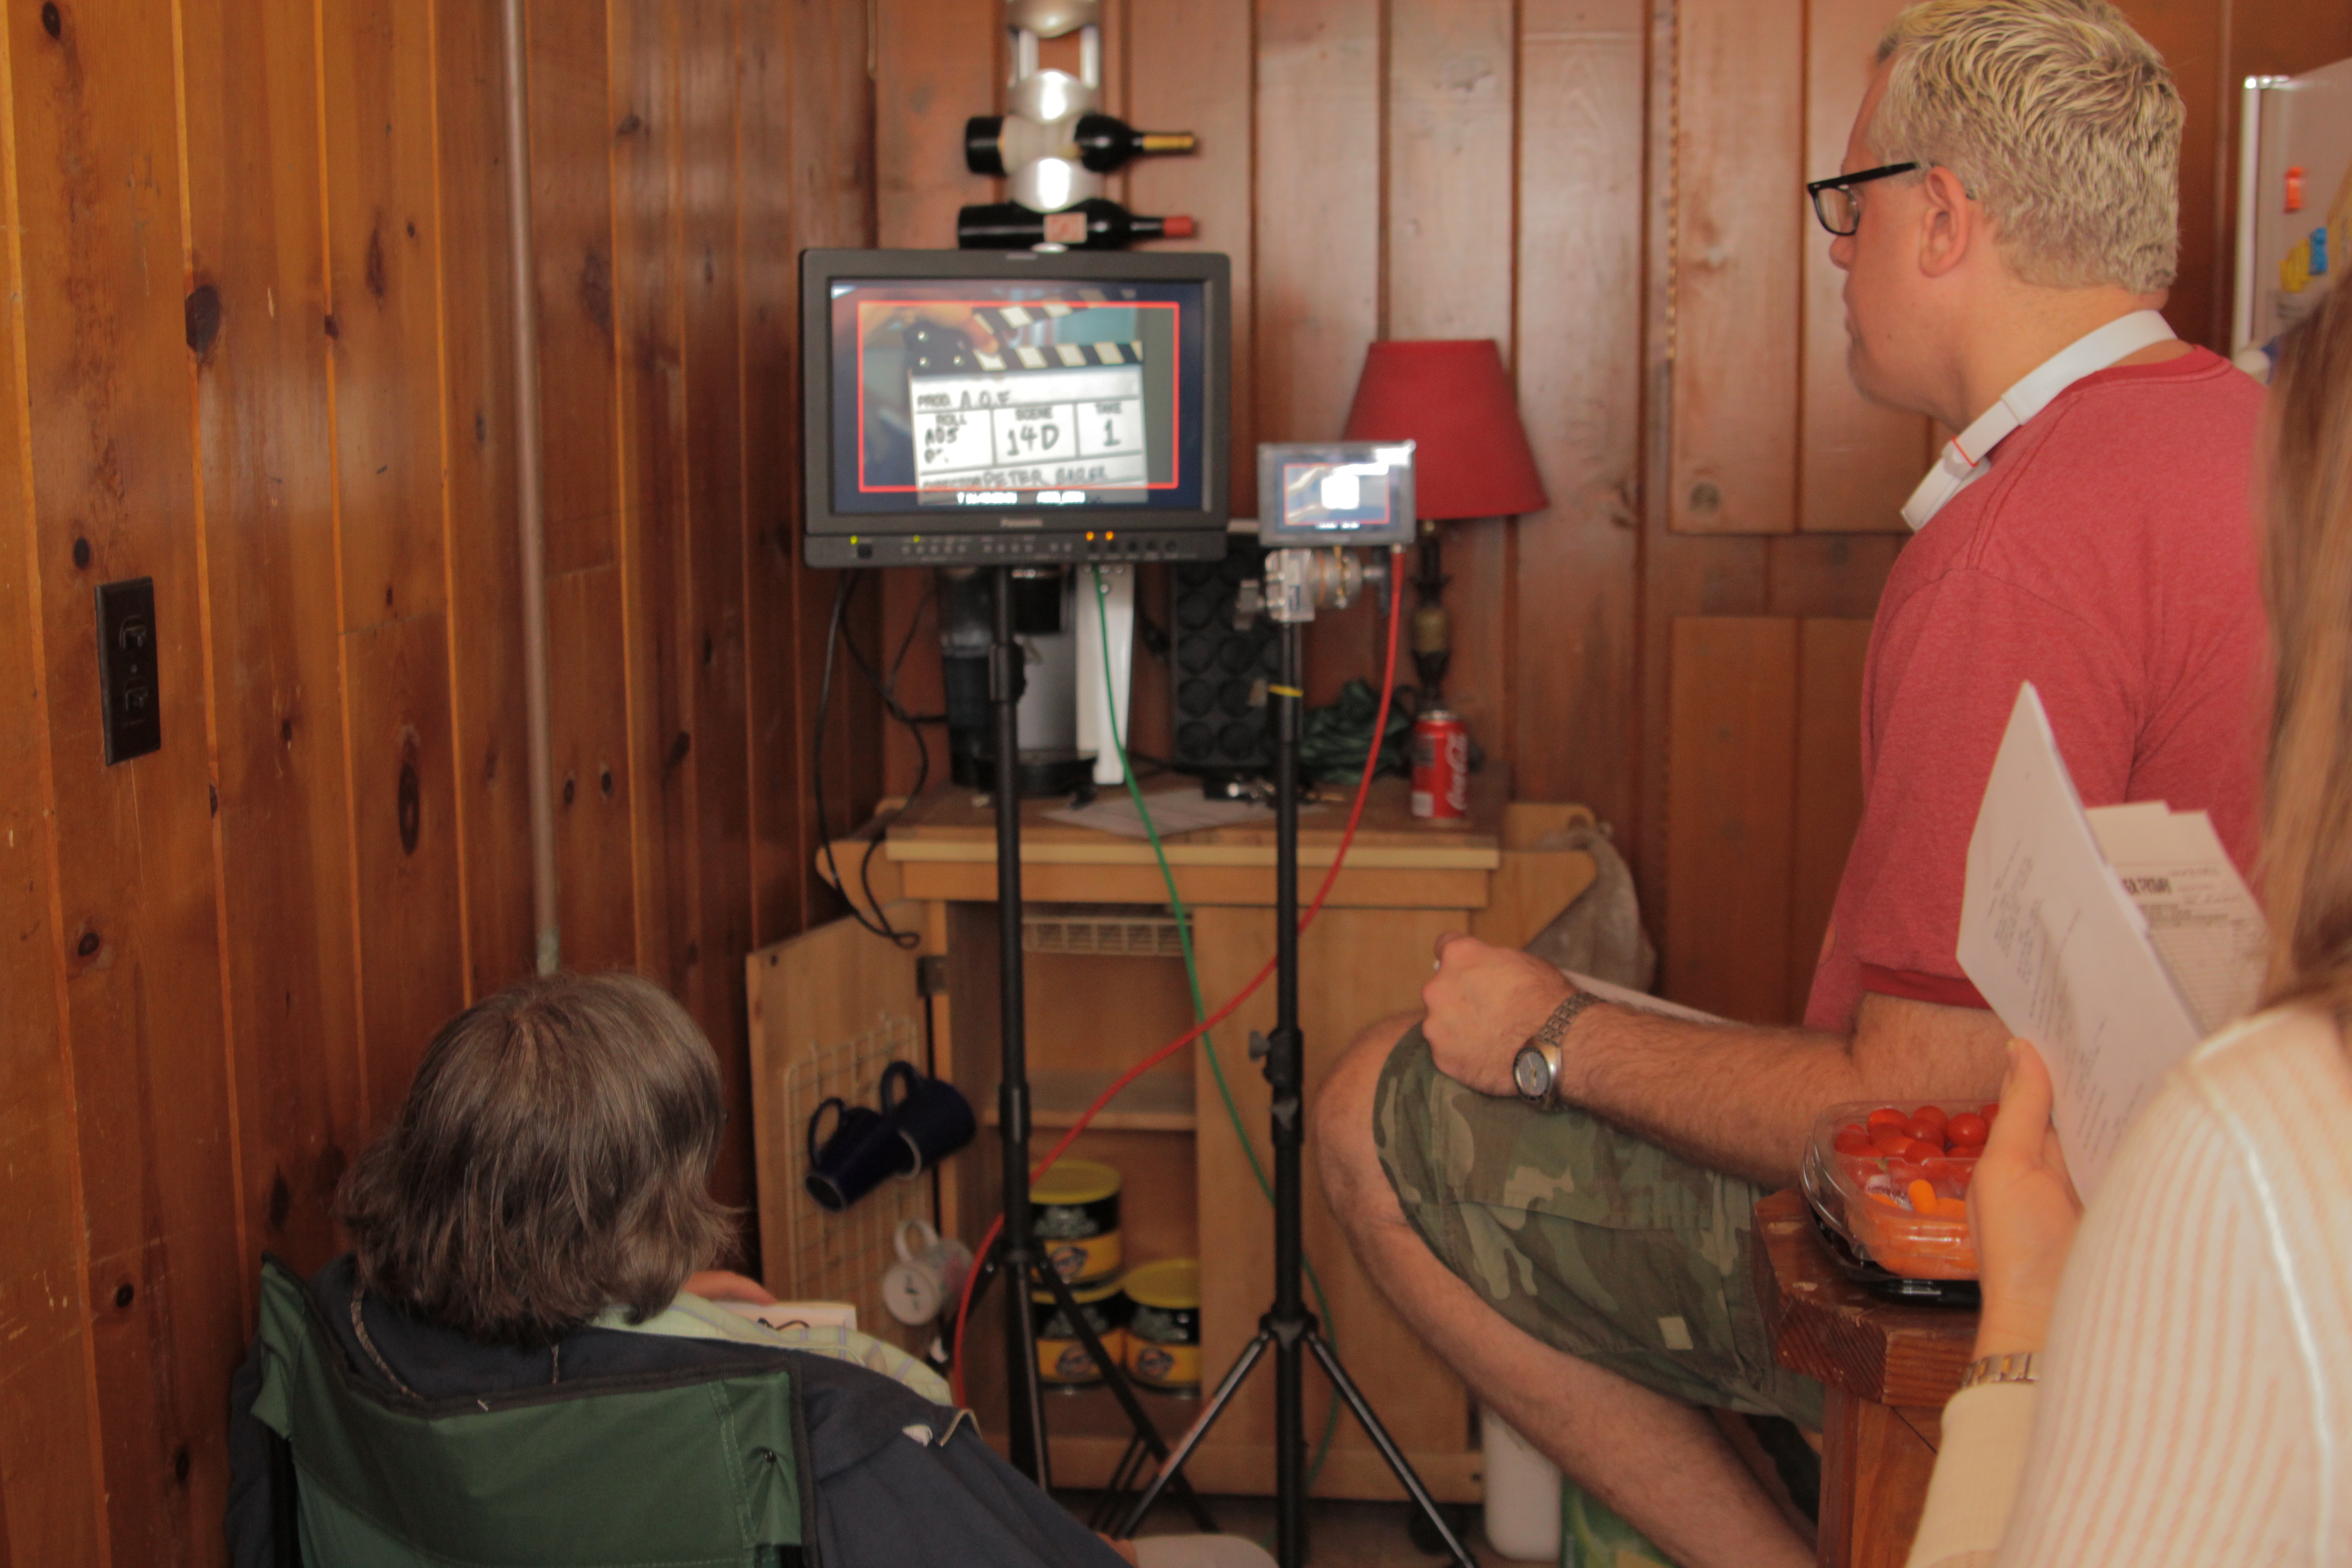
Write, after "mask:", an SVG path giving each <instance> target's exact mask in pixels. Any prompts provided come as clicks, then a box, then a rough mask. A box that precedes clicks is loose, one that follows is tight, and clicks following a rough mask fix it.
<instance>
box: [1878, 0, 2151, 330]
mask: <svg viewBox="0 0 2352 1568" xmlns="http://www.w3.org/2000/svg"><path fill="white" fill-rule="evenodd" d="M1878 58H1879V61H1880V62H1881V63H1882V64H1884V63H1885V62H1886V61H1889V60H1892V61H1893V62H1894V66H1895V68H1894V71H1893V73H1892V75H1891V76H1890V78H1889V79H1888V81H1887V86H1886V95H1885V98H1884V99H1883V100H1880V102H1879V105H1878V112H1877V114H1876V116H1875V117H1874V119H1873V120H1872V121H1871V124H1870V128H1869V131H1868V132H1867V140H1868V141H1869V142H1870V145H1871V147H1872V149H1873V151H1874V153H1876V155H1877V156H1878V157H1879V159H1880V161H1881V162H1883V163H1906V162H1916V163H1922V164H1932V165H1936V166H1938V167H1941V168H1946V169H1949V170H1951V171H1952V173H1954V174H1958V176H1959V178H1960V182H1961V184H1964V185H1966V186H1967V187H1968V191H1969V195H1971V196H1973V197H1975V198H1976V199H1978V200H1979V201H1980V202H1982V203H1983V204H1984V207H1985V211H1986V213H1987V215H1988V216H1990V218H1991V219H1992V222H1993V226H1994V228H1995V230H1996V232H1997V233H1998V235H1999V237H2000V247H2001V251H2002V254H2003V255H2004V256H2005V257H2006V258H2008V260H2009V263H2010V265H2011V267H2012V268H2015V269H2016V271H2017V274H2018V276H2019V277H2021V278H2022V279H2025V281H2027V282H2029V283H2032V284H2037V285H2040V286H2042V287H2045V288H2054V289H2079V288H2085V287H2089V286H2091V285H2095V284H2114V285H2117V286H2120V287H2122V288H2124V289H2129V290H2130V291H2131V292H2133V293H2135V294H2152V293H2155V292H2156V291H2158V289H2167V288H2169V287H2170V286H2171V283H2172V278H2173V272H2174V268H2175V263H2176V261H2177V258H2178V257H2179V248H2180V189H2179V170H2180V127H2181V121H2182V118H2183V110H2182V107H2181V102H2180V94H2179V91H2178V90H2177V89H2175V88H2174V86H2173V82H2172V72H2171V71H2170V69H2169V68H2167V67H2166V65H2165V63H2164V58H2163V57H2162V56H2160V55H2158V53H2157V52H2156V50H2154V49H2153V48H2151V47H2148V43H2147V39H2145V38H2143V37H2140V36H2139V34H2138V33H2137V32H2136V31H2135V30H2134V29H2133V27H2132V25H2131V24H2130V23H2129V22H2127V21H2126V20H2125V19H2124V15H2123V13H2122V12H2120V11H2118V10H2116V7H2115V6H2113V5H2109V4H2108V3H2107V0H1923V3H1922V4H1919V5H1913V6H1912V7H1911V8H1910V9H1908V10H1906V11H1905V12H1904V13H1903V15H1902V16H1898V17H1896V18H1895V25H1894V26H1891V27H1889V28H1888V29H1887V32H1886V37H1885V38H1884V39H1883V40H1881V41H1880V43H1879V46H1878Z"/></svg>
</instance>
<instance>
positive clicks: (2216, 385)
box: [2051, 347, 2263, 454]
mask: <svg viewBox="0 0 2352 1568" xmlns="http://www.w3.org/2000/svg"><path fill="white" fill-rule="evenodd" d="M2262 407H2263V387H2262V384H2261V383H2259V382H2257V381H2255V380H2254V378H2253V377H2252V376H2250V375H2248V374H2246V373H2245V372H2244V371H2242V370H2240V369H2239V368H2238V367H2237V366H2235V365H2233V364H2231V363H2230V362H2229V361H2228V360H2225V359H2223V358H2222V357H2221V355H2220V354H2217V353H2214V352H2213V351H2212V350H2210V349H2206V348H2195V347H2192V348H2191V349H2190V350H2189V352H2188V353H2185V354H2180V355H2179V356H2177V357H2175V358H2172V359H2168V360H2163V361H2160V362H2158V363H2155V364H2126V365H2116V366H2113V367H2111V368H2109V369H2106V370H2103V371H2100V372H2099V373H2097V374H2095V375H2089V376H2085V377H2084V379H2083V380H2082V381H2080V382H2079V383H2077V384H2075V385H2074V387H2072V388H2070V389H2069V391H2068V392H2067V393H2066V394H2065V395H2063V396H2062V399H2061V401H2060V404H2059V406H2058V408H2057V409H2056V410H2055V411H2054V412H2057V413H2058V414H2059V418H2058V419H2057V420H2056V421H2055V422H2054V426H2053V429H2052V431H2051V439H2052V440H2053V441H2057V442H2060V443H2062V444H2063V443H2064V442H2066V441H2067V440H2069V439H2070V438H2072V439H2080V438H2083V437H2086V436H2087V437H2096V438H2098V439H2101V440H2102V441H2106V442H2114V441H2125V442H2133V443H2139V444H2147V445H2151V446H2160V447H2165V448H2166V449H2168V450H2169V451H2171V452H2173V453H2175V454H2179V453H2181V452H2183V451H2184V450H2185V449H2193V448H2196V447H2208V448H2210V447H2215V446H2218V445H2236V444H2238V443H2248V444H2251V442H2252V437H2253V435H2254V431H2255V428H2256V426H2257V425H2258V423H2259V421H2260V419H2261V417H2262ZM2249 449H2251V447H2250V446H2249Z"/></svg>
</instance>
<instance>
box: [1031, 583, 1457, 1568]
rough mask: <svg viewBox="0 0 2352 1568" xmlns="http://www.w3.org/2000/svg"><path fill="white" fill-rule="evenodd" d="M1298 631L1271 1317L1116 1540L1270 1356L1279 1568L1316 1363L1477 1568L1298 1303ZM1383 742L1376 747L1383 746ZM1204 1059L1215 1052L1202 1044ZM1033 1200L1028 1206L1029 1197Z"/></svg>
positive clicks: (1289, 674)
mask: <svg viewBox="0 0 2352 1568" xmlns="http://www.w3.org/2000/svg"><path fill="white" fill-rule="evenodd" d="M1298 626H1299V623H1298V622H1297V621H1296V620H1290V621H1285V622H1283V624H1282V662H1281V677H1280V679H1279V680H1278V682H1277V683H1276V684H1275V685H1274V686H1272V687H1270V688H1269V691H1270V692H1271V694H1272V696H1273V700H1274V724H1275V731H1274V732H1275V742H1274V746H1275V750H1274V756H1275V771H1274V784H1275V796H1274V811H1275V817H1274V821H1275V860H1274V929H1275V950H1274V951H1275V1026H1274V1033H1273V1034H1271V1035H1268V1036H1265V1037H1263V1039H1259V1038H1253V1039H1252V1040H1251V1042H1250V1054H1251V1055H1253V1056H1262V1057H1263V1058H1264V1059H1265V1078H1266V1081H1267V1082H1268V1083H1269V1084H1271V1085H1272V1086H1273V1088H1274V1104H1273V1122H1274V1307H1273V1309H1272V1310H1269V1311H1268V1312H1267V1313H1266V1314H1265V1316H1264V1317H1262V1318H1260V1319H1259V1320H1258V1323H1257V1334H1256V1336H1255V1338H1253V1339H1252V1340H1251V1341H1250V1342H1249V1343H1248V1344H1247V1345H1245V1346H1244V1347H1243V1348H1242V1353H1241V1354H1240V1356H1239V1357H1237V1358H1236V1359H1235V1360H1234V1364H1233V1366H1232V1368H1231V1369H1230V1370H1229V1371H1227V1372H1226V1373H1225V1376H1224V1381H1223V1382H1222V1383H1220V1384H1217V1391H1216V1393H1215V1394H1213V1395H1212V1396H1211V1397H1210V1400H1209V1403H1208V1405H1206V1406H1204V1407H1203V1408H1202V1411H1201V1414H1200V1415H1199V1417H1198V1418H1197V1419H1196V1420H1194V1421H1193V1423H1192V1427H1191V1429H1190V1430H1188V1431H1187V1432H1186V1433H1185V1434H1184V1436H1183V1438H1182V1440H1181V1441H1180V1442H1179V1443H1178V1444H1177V1445H1176V1451H1175V1453H1174V1454H1172V1455H1171V1456H1170V1457H1169V1458H1167V1459H1166V1460H1164V1461H1163V1462H1162V1463H1161V1464H1160V1472H1159V1474H1157V1475H1156V1476H1154V1477H1153V1478H1152V1479H1151V1484H1150V1486H1148V1487H1146V1488H1145V1489H1144V1490H1143V1495H1142V1496H1141V1497H1139V1498H1138V1499H1137V1500H1136V1502H1135V1507H1134V1508H1133V1509H1131V1510H1129V1513H1128V1516H1127V1518H1126V1519H1125V1520H1124V1521H1122V1522H1121V1523H1120V1526H1119V1528H1118V1530H1117V1531H1114V1532H1113V1533H1114V1534H1115V1535H1117V1536H1118V1537H1120V1538H1126V1537H1129V1536H1132V1535H1133V1534H1134V1533H1135V1531H1136V1529H1137V1527H1138V1526H1139V1525H1140V1524H1142V1522H1143V1520H1144V1516H1145V1515H1147V1514H1149V1513H1150V1511H1151V1506H1152V1504H1153V1503H1155V1502H1157V1501H1159V1500H1160V1492H1161V1491H1162V1490H1163V1489H1166V1488H1167V1487H1168V1486H1169V1485H1170V1484H1171V1483H1172V1482H1179V1481H1181V1477H1182V1472H1183V1468H1184V1464H1185V1461H1186V1460H1188V1459H1190V1458H1192V1451H1193V1450H1194V1449H1195V1448H1197V1447H1199V1446H1200V1443H1201V1440H1202V1438H1203V1437H1205V1436H1208V1435H1209V1428H1210V1427H1212V1426H1214V1425H1216V1421H1217V1417H1218V1416H1219V1415H1223V1413H1224V1408H1225V1405H1226V1404H1227V1402H1229V1401H1230V1400H1231V1399H1232V1398H1233V1396H1234V1391H1235V1390H1237V1389H1239V1388H1240V1387H1241V1385H1242V1383H1243V1380H1244V1379H1245V1378H1247V1377H1248V1376H1249V1373H1250V1369H1251V1368H1252V1367H1254V1366H1255V1365H1256V1364H1257V1363H1258V1360H1259V1358H1260V1357H1262V1356H1264V1355H1265V1352H1266V1348H1267V1347H1268V1346H1269V1345H1271V1346H1272V1347H1273V1348H1274V1379H1275V1381H1274V1445H1275V1495H1276V1527H1275V1531H1276V1533H1275V1556H1276V1559H1277V1560H1278V1561H1279V1562H1280V1563H1281V1564H1282V1568H1304V1565H1305V1563H1306V1562H1307V1430H1306V1427H1307V1412H1306V1399H1307V1387H1306V1370H1307V1366H1306V1361H1305V1359H1304V1358H1305V1355H1306V1353H1307V1352H1310V1351H1311V1352H1314V1356H1315V1359H1316V1361H1317V1362H1318V1363H1321V1365H1322V1368H1323V1372H1324V1375H1326V1376H1327V1377H1328V1378H1329V1379H1330V1380H1331V1386H1332V1388H1333V1389H1334V1390H1336V1391H1337V1392H1338V1394H1339V1397H1340V1398H1341V1399H1343V1400H1345V1401H1346V1402H1347V1405H1348V1408H1349V1410H1350V1411H1352V1412H1353V1413H1354V1415H1355V1417H1356V1419H1357V1421H1358V1422H1359V1423H1360V1424H1361V1425H1362V1426H1363V1428H1364V1431H1365V1432H1366V1434H1368V1435H1369V1436H1370V1437H1371V1439H1372V1445H1373V1447H1377V1448H1378V1449H1379V1450H1380V1452H1381V1458H1383V1459H1385V1460H1387V1461H1388V1467H1389V1468H1390V1469H1391V1471H1393V1472H1394V1473H1395V1475H1396V1479H1398V1481H1399V1482H1401V1483H1402V1485H1403V1487H1404V1489H1405V1490H1406V1491H1407V1492H1408V1493H1410V1494H1411V1495H1412V1500H1413V1502H1414V1503H1415V1504H1416V1505H1418V1506H1419V1508H1420V1509H1421V1511H1422V1513H1423V1516H1424V1517H1425V1518H1426V1519H1427V1520H1428V1521H1429V1525H1430V1528H1431V1529H1432V1530H1433V1531H1435V1532H1436V1534H1437V1538H1438V1539H1439V1540H1440V1541H1442V1542H1444V1543H1445V1550H1446V1551H1447V1552H1450V1553H1452V1555H1453V1558H1454V1562H1455V1563H1458V1564H1460V1568H1475V1563H1474V1561H1473V1559H1472V1558H1471V1556H1470V1553H1469V1551H1468V1549H1467V1548H1465V1546H1464V1545H1463V1544H1462V1542H1461V1541H1460V1540H1459V1539H1457V1538H1456V1537H1455V1535H1454V1530H1453V1527H1452V1526H1450V1525H1449V1524H1447V1523H1446V1521H1445V1518H1444V1514H1443V1513H1441V1512H1440V1511H1439V1510H1438V1506H1437V1500H1436V1499H1434V1498H1433V1497H1431V1496H1430V1495H1429V1489H1428V1488H1426V1487H1424V1486H1423V1485H1422V1482H1421V1478H1420V1477H1419V1476H1417V1475H1415V1474H1414V1473H1413V1468H1412V1461H1411V1460H1409V1459H1407V1458H1405V1456H1404V1450H1402V1448H1399V1447H1397V1446H1396V1441H1395V1439H1394V1438H1392V1437H1391V1436H1389V1434H1388V1430H1387V1428H1385V1427H1383V1426H1381V1419H1380V1417H1379V1416H1378V1415H1374V1414H1373V1412H1372V1407H1371V1404H1370V1401H1368V1400H1366V1399H1365V1397H1364V1395H1363V1393H1362V1391H1361V1390H1360V1389H1359V1388H1357V1386H1356V1384H1355V1380H1354V1379H1352V1378H1350V1377H1349V1375H1348V1369H1347V1368H1346V1367H1344V1366H1342V1365H1340V1364H1339V1352H1337V1351H1334V1350H1333V1349H1332V1348H1331V1345H1330V1342H1328V1340H1326V1339H1325V1338H1324V1337H1323V1333H1322V1331H1321V1330H1320V1329H1319V1328H1318V1326H1317V1324H1316V1321H1315V1315H1314V1314H1313V1313H1312V1312H1309V1311H1307V1308H1306V1304H1305V1302H1304V1301H1303V1300H1301V1299H1300V1297H1299V1293H1298V1284H1299V1275H1300V1260H1301V1251H1300V1247H1299V1238H1298V1224H1299V1205H1300V1201H1301V1199H1302V1197H1303V1195H1304V1193H1303V1189H1302V1188H1301V1185H1300V1177H1299V1166H1298V1158H1299V1151H1300V1149H1301V1147H1302V1146H1303V1144H1304V1142H1305V1140H1306V1131H1307V1130H1306V1126H1305V1120H1304V1119H1305V1112H1306V1084H1307V1056H1306V1038H1305V1037H1304V1036H1303V1035H1301V1034H1300V1033H1299V1029H1298V741H1299V733H1300V727H1301V714H1302V710H1303V709H1304V707H1305V697H1304V693H1303V691H1302V689H1301V685H1300V679H1301V678H1300V664H1301V659H1300V655H1299V629H1298ZM1380 739H1381V738H1380V737H1379V736H1378V735H1375V736H1373V737H1372V738H1371V741H1370V744H1372V745H1374V746H1377V745H1379V744H1380ZM1203 1048H1207V1047H1206V1043H1205V1042H1203ZM1025 1195H1026V1194H1024V1196H1025Z"/></svg>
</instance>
